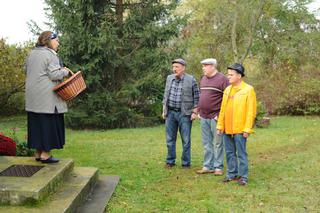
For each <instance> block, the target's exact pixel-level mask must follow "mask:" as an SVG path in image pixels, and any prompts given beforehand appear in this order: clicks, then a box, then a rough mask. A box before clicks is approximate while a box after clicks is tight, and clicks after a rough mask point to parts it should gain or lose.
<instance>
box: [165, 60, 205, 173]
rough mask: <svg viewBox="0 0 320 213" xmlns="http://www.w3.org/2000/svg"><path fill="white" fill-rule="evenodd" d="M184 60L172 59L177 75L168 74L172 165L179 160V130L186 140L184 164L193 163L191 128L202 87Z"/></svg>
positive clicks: (169, 158)
mask: <svg viewBox="0 0 320 213" xmlns="http://www.w3.org/2000/svg"><path fill="white" fill-rule="evenodd" d="M185 67H186V62H185V61H184V60H183V59H175V60H173V61H172V71H173V74H172V75H169V76H168V77H167V81H166V87H165V91H164V97H163V113H162V117H163V119H166V143H167V149H168V154H167V159H166V166H167V167H168V168H171V167H173V166H174V165H175V160H176V140H177V133H178V129H179V132H180V135H181V141H182V147H183V151H182V156H181V165H182V167H183V168H189V167H190V165H191V127H192V121H193V120H194V119H195V118H196V117H197V114H198V102H199V88H198V85H197V82H196V80H195V78H194V77H193V76H192V75H189V74H186V73H185Z"/></svg>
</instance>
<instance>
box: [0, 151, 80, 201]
mask: <svg viewBox="0 0 320 213" xmlns="http://www.w3.org/2000/svg"><path fill="white" fill-rule="evenodd" d="M14 165H22V166H23V167H25V166H26V167H28V166H39V167H40V166H41V167H42V168H41V169H40V170H39V171H37V172H36V173H35V174H33V175H32V176H30V177H13V176H0V203H1V204H10V205H21V204H25V203H38V202H40V201H41V200H43V199H45V198H46V197H47V196H49V195H50V194H52V193H54V192H55V191H57V190H58V189H59V188H60V186H61V184H62V183H63V182H64V181H63V180H64V179H65V178H66V177H67V176H68V174H69V173H70V172H71V171H72V170H73V166H74V162H73V160H71V159H61V160H60V162H59V163H56V164H42V163H41V162H37V161H35V160H34V158H33V157H8V156H1V157H0V172H3V171H4V170H6V169H8V168H9V167H11V166H14Z"/></svg>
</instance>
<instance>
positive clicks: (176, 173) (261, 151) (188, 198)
mask: <svg viewBox="0 0 320 213" xmlns="http://www.w3.org/2000/svg"><path fill="white" fill-rule="evenodd" d="M15 127H17V128H19V130H18V131H17V132H16V134H17V137H18V138H19V139H20V140H23V139H24V138H25V135H26V121H25V117H10V118H2V119H0V132H3V133H5V134H8V135H10V133H12V130H11V128H15ZM319 130H320V118H319V117H273V118H272V120H271V126H270V127H269V128H267V129H256V133H255V134H254V135H252V136H251V137H250V138H249V141H248V144H247V147H248V154H249V163H250V166H249V184H248V186H246V187H240V186H237V185H236V184H235V183H230V184H223V183H221V180H222V178H223V177H216V176H214V175H212V174H206V175H197V174H196V173H195V171H196V170H197V169H199V168H201V167H202V155H203V149H202V144H201V137H200V127H199V122H198V121H196V122H194V125H193V129H192V167H191V169H182V168H181V166H180V157H181V141H180V140H179V141H178V142H177V166H176V167H175V168H173V169H166V168H164V162H165V161H164V160H165V156H166V145H165V130H164V125H161V126H157V127H153V128H140V129H116V130H104V131H102V130H101V131H92V130H82V131H74V130H70V129H68V130H67V132H66V146H65V149H63V150H57V151H54V155H55V156H56V157H60V158H72V159H74V161H75V165H76V166H92V167H98V168H99V169H100V173H101V174H103V175H119V176H121V180H120V183H119V185H118V187H117V189H116V192H115V194H114V195H113V197H112V199H111V201H110V203H109V205H108V209H107V210H108V212H320V196H319V193H320V178H319V170H320V155H319V154H320V143H319V142H320V141H319V138H320V132H319Z"/></svg>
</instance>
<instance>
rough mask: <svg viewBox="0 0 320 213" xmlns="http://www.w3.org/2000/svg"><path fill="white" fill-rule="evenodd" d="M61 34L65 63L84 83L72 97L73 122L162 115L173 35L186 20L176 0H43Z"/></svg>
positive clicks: (145, 121) (140, 120)
mask: <svg viewBox="0 0 320 213" xmlns="http://www.w3.org/2000/svg"><path fill="white" fill-rule="evenodd" d="M46 3H47V5H48V6H49V8H48V9H49V10H50V11H51V12H52V13H51V18H52V21H53V23H54V25H55V28H56V29H57V30H58V32H59V33H60V34H61V36H60V41H61V44H62V45H61V50H60V52H59V54H60V56H61V58H62V59H63V60H64V63H65V65H66V66H68V67H70V68H72V69H74V70H75V69H80V70H82V71H83V73H84V76H85V80H86V83H87V87H88V89H87V90H86V91H85V92H84V93H83V94H82V95H80V97H77V99H76V100H75V101H74V102H73V103H72V107H71V110H70V113H68V116H67V122H68V124H69V125H70V126H71V127H77V128H96V127H98V128H121V127H136V126H142V125H144V126H145V125H152V124H154V123H157V122H159V121H160V114H161V106H162V105H161V100H162V93H163V88H164V79H165V76H166V75H167V74H168V73H169V72H170V61H171V59H172V58H174V57H178V56H180V55H181V53H182V52H183V49H182V48H181V47H177V46H175V45H174V42H172V41H173V39H175V38H177V37H178V36H179V32H180V30H181V29H182V27H183V26H184V24H185V19H184V18H183V17H179V16H174V15H173V12H174V10H175V8H176V7H177V5H178V4H179V1H177V0H175V1H161V0H143V1H142V0H141V1H129V0H128V1H126V0H114V1H112V0H109V1H108V0H46Z"/></svg>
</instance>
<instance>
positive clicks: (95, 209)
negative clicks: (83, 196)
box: [78, 176, 120, 213]
mask: <svg viewBox="0 0 320 213" xmlns="http://www.w3.org/2000/svg"><path fill="white" fill-rule="evenodd" d="M119 180H120V177H119V176H102V177H99V180H98V182H97V184H96V186H95V187H94V189H93V191H92V192H91V194H90V196H89V197H88V198H87V200H86V202H85V203H84V204H83V205H82V206H80V208H79V209H78V212H79V213H88V212H90V213H103V212H105V209H106V207H107V205H108V202H109V200H110V198H111V196H112V194H113V193H114V191H115V189H116V187H117V185H118V183H119Z"/></svg>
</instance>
